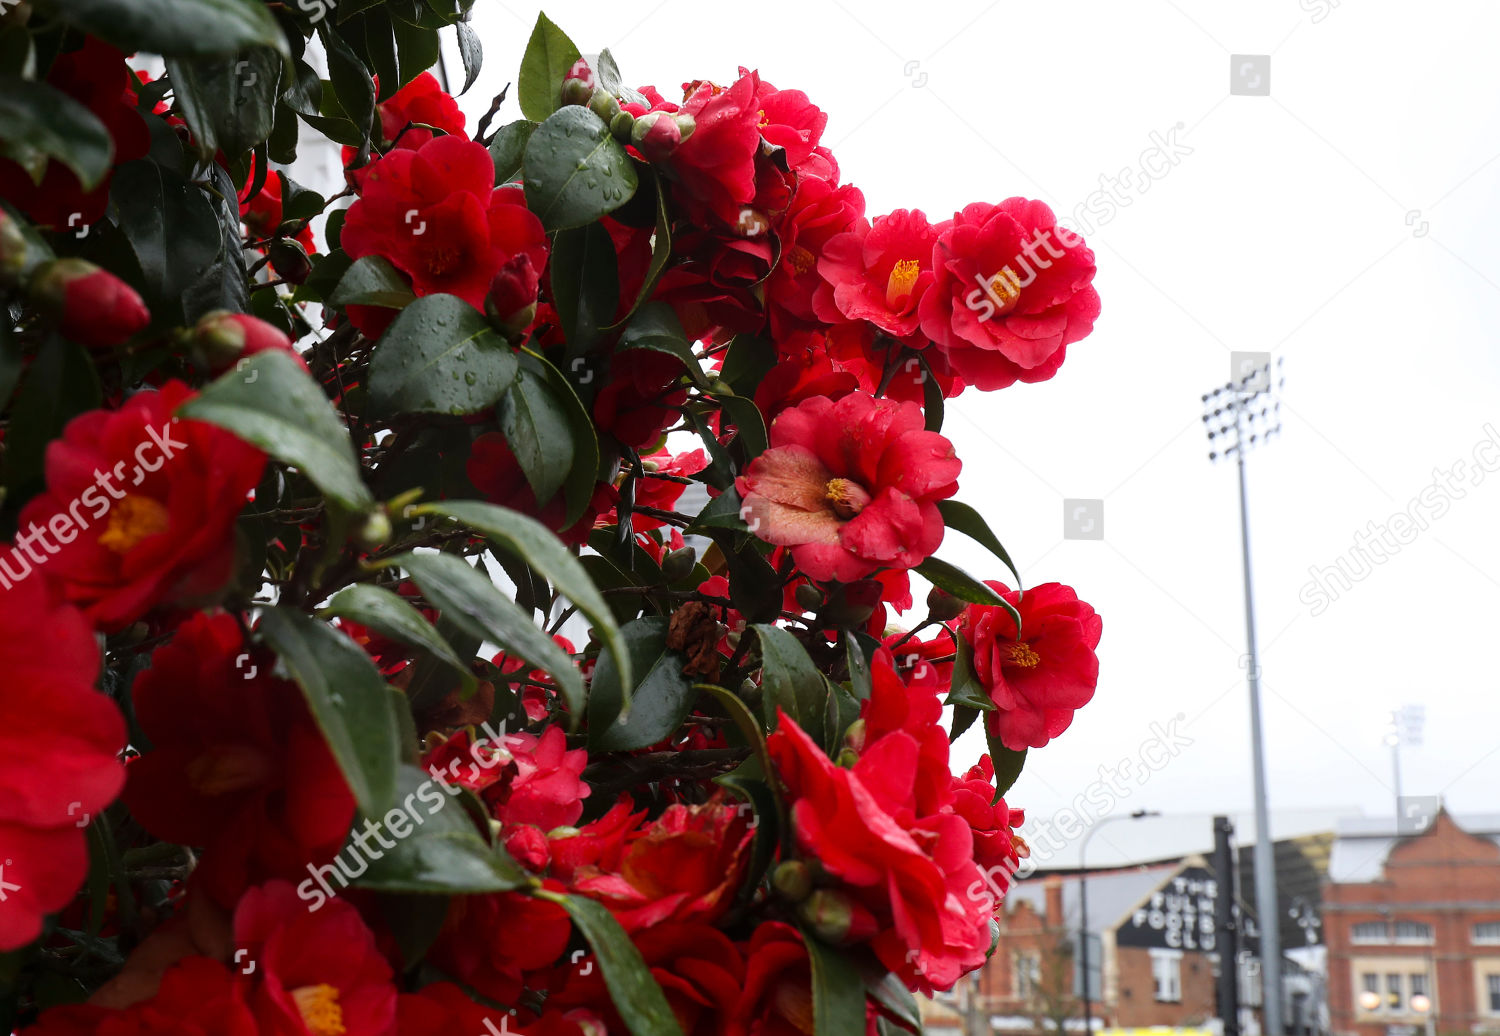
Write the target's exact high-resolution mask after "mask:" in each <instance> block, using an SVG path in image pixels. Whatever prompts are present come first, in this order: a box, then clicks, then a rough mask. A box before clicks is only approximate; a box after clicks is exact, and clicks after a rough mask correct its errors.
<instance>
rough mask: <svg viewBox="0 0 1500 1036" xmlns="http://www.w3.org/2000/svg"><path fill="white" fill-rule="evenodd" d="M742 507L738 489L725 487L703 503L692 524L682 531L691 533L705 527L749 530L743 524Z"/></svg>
mask: <svg viewBox="0 0 1500 1036" xmlns="http://www.w3.org/2000/svg"><path fill="white" fill-rule="evenodd" d="M743 507H744V504H743V503H742V502H741V500H740V494H739V490H736V489H726V490H724V492H722V493H720V494H719V495H718V496H716V497H714V498H713V499H712V500H710V501H709V502H708V503H707V504H705V505H704V507H703V510H701V511H699V512H698V516H697V517H696V518H694V519H693V524H692V525H690V526H688V527H687V529H685V530H684V531H685V532H690V533H691V532H699V531H702V530H705V529H733V530H735V531H736V532H749V531H750V527H749V526H747V525H746V524H745V517H744V514H743V513H742V510H743Z"/></svg>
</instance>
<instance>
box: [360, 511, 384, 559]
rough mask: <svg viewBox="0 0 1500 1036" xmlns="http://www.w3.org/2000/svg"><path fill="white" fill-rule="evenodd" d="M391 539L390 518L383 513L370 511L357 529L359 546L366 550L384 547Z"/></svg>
mask: <svg viewBox="0 0 1500 1036" xmlns="http://www.w3.org/2000/svg"><path fill="white" fill-rule="evenodd" d="M390 538H391V518H390V515H388V514H386V513H385V512H384V511H378V510H377V511H371V512H370V513H369V515H367V516H366V517H365V522H364V524H363V525H362V526H360V529H359V543H360V546H362V547H365V548H366V549H368V550H374V549H375V548H376V547H379V546H382V545H384V544H385V543H386V542H388V541H389V540H390Z"/></svg>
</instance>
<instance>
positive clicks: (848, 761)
mask: <svg viewBox="0 0 1500 1036" xmlns="http://www.w3.org/2000/svg"><path fill="white" fill-rule="evenodd" d="M857 762H859V753H858V752H856V751H855V750H854V749H852V748H844V749H840V750H839V754H838V757H837V758H836V759H834V763H836V764H837V765H838V766H840V767H842V768H843V769H845V770H852V769H854V764H855V763H857Z"/></svg>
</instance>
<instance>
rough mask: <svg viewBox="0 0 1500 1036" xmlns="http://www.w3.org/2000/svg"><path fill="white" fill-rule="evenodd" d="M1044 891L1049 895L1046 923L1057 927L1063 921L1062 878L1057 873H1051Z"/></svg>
mask: <svg viewBox="0 0 1500 1036" xmlns="http://www.w3.org/2000/svg"><path fill="white" fill-rule="evenodd" d="M1042 891H1043V892H1044V893H1045V894H1046V896H1047V918H1046V923H1047V924H1049V925H1052V926H1054V927H1056V926H1057V925H1060V924H1062V923H1063V905H1062V879H1061V878H1059V877H1058V876H1057V875H1055V874H1054V875H1049V876H1048V877H1047V879H1046V882H1045V884H1044V885H1043V886H1042Z"/></svg>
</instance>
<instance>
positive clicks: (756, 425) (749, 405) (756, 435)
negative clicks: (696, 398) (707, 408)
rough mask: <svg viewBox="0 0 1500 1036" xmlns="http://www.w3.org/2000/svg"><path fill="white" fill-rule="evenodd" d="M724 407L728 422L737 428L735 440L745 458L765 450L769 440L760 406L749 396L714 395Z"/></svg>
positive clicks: (758, 454) (753, 456)
mask: <svg viewBox="0 0 1500 1036" xmlns="http://www.w3.org/2000/svg"><path fill="white" fill-rule="evenodd" d="M714 398H715V399H716V400H717V401H718V402H719V404H720V405H721V406H723V408H724V415H725V416H726V417H727V418H728V419H729V423H730V424H732V425H734V427H735V428H736V429H738V430H739V436H738V439H737V442H738V444H739V446H740V448H741V449H742V450H743V451H744V454H745V457H746V458H747V459H750V460H753V459H754V458H756V457H758V456H760V455H761V454H762V453H765V452H766V447H767V446H768V445H769V440H768V439H767V437H766V419H765V416H764V415H762V414H761V412H760V407H758V406H756V405H755V400H753V399H751V398H750V397H749V396H715V397H714Z"/></svg>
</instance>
